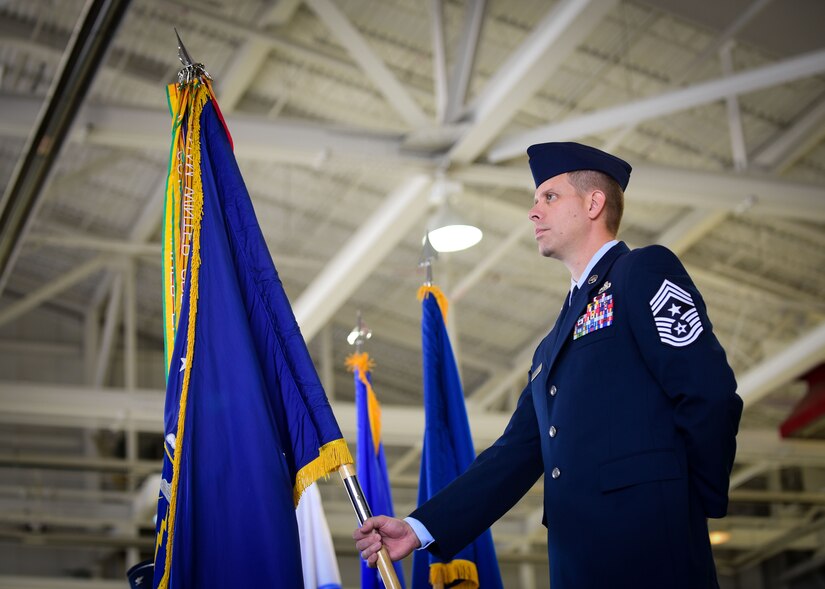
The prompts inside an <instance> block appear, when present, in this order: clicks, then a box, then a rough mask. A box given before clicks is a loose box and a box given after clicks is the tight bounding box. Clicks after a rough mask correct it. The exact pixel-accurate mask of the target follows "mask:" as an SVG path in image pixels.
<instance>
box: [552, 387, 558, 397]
mask: <svg viewBox="0 0 825 589" xmlns="http://www.w3.org/2000/svg"><path fill="white" fill-rule="evenodd" d="M557 392H558V389H557V388H556V385H553V386H551V387H550V396H551V397H555V396H556V393H557Z"/></svg>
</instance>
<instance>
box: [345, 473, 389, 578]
mask: <svg viewBox="0 0 825 589" xmlns="http://www.w3.org/2000/svg"><path fill="white" fill-rule="evenodd" d="M338 474H340V475H341V480H342V481H343V482H344V488H346V490H347V495H349V500H350V502H351V503H352V508H353V509H354V510H355V516H356V517H357V518H358V525H363V523H364V522H365V521H367V519H369V518H371V517H372V511H370V506H369V504H368V503H367V498H366V497H364V491H362V490H361V484H360V483H359V482H358V477H357V476H356V475H355V466H354V465H352V464H343V465H341V466H340V467H339V468H338ZM378 572H380V573H381V580H383V581H384V587H386V589H401V583H400V582H399V581H398V575H396V574H395V568H394V567H393V566H392V560H391V559H390V555H389V553H388V552H387V549H386V548H385V547H383V546H382V547H381V550H380V552H379V553H378Z"/></svg>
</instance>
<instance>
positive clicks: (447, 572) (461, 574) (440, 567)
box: [430, 559, 478, 589]
mask: <svg viewBox="0 0 825 589" xmlns="http://www.w3.org/2000/svg"><path fill="white" fill-rule="evenodd" d="M456 581H460V583H458V584H456V585H450V583H455V582H456ZM430 585H432V586H433V587H435V586H436V585H440V586H442V587H447V586H449V587H450V589H478V569H477V568H476V565H475V563H474V562H471V561H469V560H461V559H456V560H451V561H450V562H445V563H440V562H437V563H435V564H431V565H430Z"/></svg>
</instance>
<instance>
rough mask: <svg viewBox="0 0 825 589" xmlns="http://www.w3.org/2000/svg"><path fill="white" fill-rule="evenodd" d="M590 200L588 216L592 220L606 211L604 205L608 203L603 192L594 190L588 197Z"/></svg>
mask: <svg viewBox="0 0 825 589" xmlns="http://www.w3.org/2000/svg"><path fill="white" fill-rule="evenodd" d="M588 198H589V199H590V202H589V204H588V207H587V216H588V217H589V218H590V219H595V218H597V217H598V216H599V215H600V214H601V213H602V211H604V204H605V202H606V201H607V197H606V196H605V194H604V192H602V191H601V190H593V191H591V192H590V194H589V195H588Z"/></svg>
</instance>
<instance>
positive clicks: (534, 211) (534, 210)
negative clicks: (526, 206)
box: [527, 204, 541, 221]
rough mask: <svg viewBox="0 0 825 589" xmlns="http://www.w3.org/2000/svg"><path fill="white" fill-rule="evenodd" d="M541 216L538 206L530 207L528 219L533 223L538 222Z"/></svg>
mask: <svg viewBox="0 0 825 589" xmlns="http://www.w3.org/2000/svg"><path fill="white" fill-rule="evenodd" d="M540 216H541V215H540V213H539V206H538V204H534V205H533V206H532V207H530V210H529V211H527V218H528V219H530V220H531V221H538V220H539V218H540Z"/></svg>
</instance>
